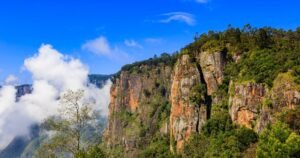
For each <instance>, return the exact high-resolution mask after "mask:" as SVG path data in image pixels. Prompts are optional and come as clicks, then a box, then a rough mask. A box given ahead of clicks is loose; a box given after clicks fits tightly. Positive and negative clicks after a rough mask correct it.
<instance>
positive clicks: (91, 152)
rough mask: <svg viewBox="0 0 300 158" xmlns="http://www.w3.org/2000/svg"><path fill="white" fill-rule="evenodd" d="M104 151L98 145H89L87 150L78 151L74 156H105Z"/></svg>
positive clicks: (101, 157) (84, 157)
mask: <svg viewBox="0 0 300 158" xmlns="http://www.w3.org/2000/svg"><path fill="white" fill-rule="evenodd" d="M106 157H107V155H106V153H105V152H104V151H103V150H102V148H101V147H100V146H99V145H96V146H93V147H90V148H89V149H88V150H87V151H84V150H82V151H80V152H78V153H77V154H76V156H75V158H106Z"/></svg>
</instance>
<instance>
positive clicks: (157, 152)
mask: <svg viewBox="0 0 300 158" xmlns="http://www.w3.org/2000/svg"><path fill="white" fill-rule="evenodd" d="M169 142H170V141H169V139H167V138H166V137H161V136H158V137H156V138H154V139H153V141H152V142H151V143H150V144H149V145H148V146H146V148H145V149H143V150H142V151H141V152H140V154H139V156H138V157H143V158H152V157H156V158H173V157H175V156H174V155H173V154H171V152H170V150H169V149H170V146H169Z"/></svg>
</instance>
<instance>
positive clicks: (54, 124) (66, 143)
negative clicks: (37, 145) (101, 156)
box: [40, 90, 94, 157]
mask: <svg viewBox="0 0 300 158" xmlns="http://www.w3.org/2000/svg"><path fill="white" fill-rule="evenodd" d="M83 97H84V91H83V90H78V91H75V92H74V91H71V90H69V91H67V92H66V93H65V94H64V95H63V96H62V97H61V98H60V107H61V108H60V109H59V112H60V115H59V116H58V117H52V118H50V119H48V120H47V121H46V122H45V123H44V126H46V129H48V130H50V131H53V132H55V135H54V137H52V138H51V139H50V140H49V143H46V144H44V145H42V147H41V149H40V151H41V152H40V153H42V154H43V155H44V156H43V157H45V155H48V156H46V157H56V156H57V155H59V154H60V155H65V154H72V155H77V154H78V153H81V152H82V151H84V150H85V148H86V147H85V146H83V143H82V137H83V134H84V131H85V129H86V128H88V125H89V123H90V122H91V121H92V120H93V119H94V118H93V117H92V112H91V108H90V107H91V104H90V103H89V102H85V101H84V100H83ZM45 151H47V152H45ZM54 155H55V156H54Z"/></svg>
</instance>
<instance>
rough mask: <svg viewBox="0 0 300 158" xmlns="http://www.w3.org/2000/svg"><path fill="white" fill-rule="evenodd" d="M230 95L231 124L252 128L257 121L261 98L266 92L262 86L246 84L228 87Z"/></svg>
mask: <svg viewBox="0 0 300 158" xmlns="http://www.w3.org/2000/svg"><path fill="white" fill-rule="evenodd" d="M230 86H231V89H233V90H232V92H231V93H232V94H231V96H230V98H229V106H230V116H231V119H232V121H233V122H235V123H237V124H239V125H241V126H246V127H248V128H254V125H255V124H254V123H255V121H256V120H257V119H258V116H259V112H260V108H261V106H262V101H263V98H264V97H265V96H266V93H267V90H266V88H265V86H264V85H263V84H255V83H251V82H250V83H247V84H238V85H232V84H231V85H230Z"/></svg>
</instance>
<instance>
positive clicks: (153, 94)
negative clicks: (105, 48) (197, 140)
mask: <svg viewBox="0 0 300 158" xmlns="http://www.w3.org/2000/svg"><path fill="white" fill-rule="evenodd" d="M171 73H172V66H171V65H167V64H165V63H162V62H159V63H157V65H155V66H151V65H140V66H134V67H133V68H132V69H131V70H128V71H127V70H125V71H122V72H121V73H120V74H119V75H118V76H116V78H114V79H113V80H114V81H113V82H114V84H113V86H112V88H111V99H110V105H109V120H108V127H107V129H106V132H105V134H104V141H105V142H106V146H107V147H108V148H112V149H115V148H119V149H120V150H121V151H122V153H124V154H125V157H134V156H136V155H137V151H138V150H140V149H141V148H143V147H144V146H145V145H147V144H149V143H150V141H151V140H150V139H147V138H151V137H154V135H157V134H159V135H167V133H168V131H169V128H168V124H169V122H168V117H169V113H170V112H169V111H170V110H169V109H170V103H169V96H170V84H171Z"/></svg>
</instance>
